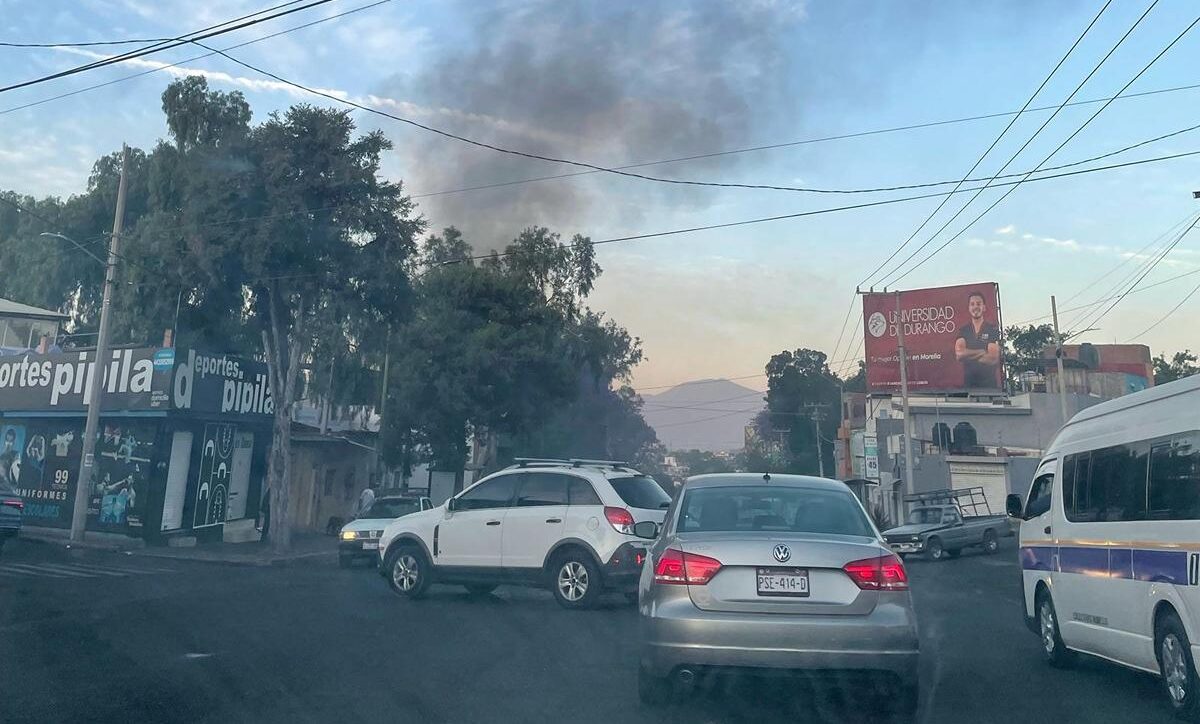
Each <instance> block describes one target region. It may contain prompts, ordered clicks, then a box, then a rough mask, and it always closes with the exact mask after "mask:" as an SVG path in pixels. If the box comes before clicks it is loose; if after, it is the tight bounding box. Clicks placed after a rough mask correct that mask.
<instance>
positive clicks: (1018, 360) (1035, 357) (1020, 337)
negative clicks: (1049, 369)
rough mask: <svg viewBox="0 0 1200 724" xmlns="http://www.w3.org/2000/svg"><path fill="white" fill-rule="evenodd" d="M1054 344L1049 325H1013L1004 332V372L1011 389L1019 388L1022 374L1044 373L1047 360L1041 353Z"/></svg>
mask: <svg viewBox="0 0 1200 724" xmlns="http://www.w3.org/2000/svg"><path fill="white" fill-rule="evenodd" d="M1054 343H1055V340H1054V326H1053V325H1050V324H1040V325H1032V324H1030V325H1028V326H1026V327H1021V326H1016V325H1014V326H1011V327H1009V328H1007V329H1005V330H1004V370H1005V373H1006V374H1007V375H1008V380H1009V386H1010V387H1011V388H1012V389H1017V388H1019V385H1020V379H1021V375H1022V373H1025V372H1043V371H1045V368H1046V364H1047V360H1046V358H1045V357H1043V356H1042V353H1043V351H1044V350H1045V349H1046V348H1047V347H1052V346H1054Z"/></svg>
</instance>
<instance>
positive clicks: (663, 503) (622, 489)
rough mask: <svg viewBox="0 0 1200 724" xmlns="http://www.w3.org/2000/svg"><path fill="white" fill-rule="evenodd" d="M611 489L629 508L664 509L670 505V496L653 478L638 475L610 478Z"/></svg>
mask: <svg viewBox="0 0 1200 724" xmlns="http://www.w3.org/2000/svg"><path fill="white" fill-rule="evenodd" d="M608 482H609V483H611V484H612V486H613V490H615V491H617V495H619V496H621V500H624V501H625V504H626V505H628V506H629V507H631V508H646V509H648V510H666V509H667V508H669V507H670V506H671V496H669V495H667V491H665V490H663V489H662V486H661V485H659V484H658V483H657V482H655V480H654V478H651V477H648V476H645V475H639V476H637V477H630V478H610V479H609V481H608Z"/></svg>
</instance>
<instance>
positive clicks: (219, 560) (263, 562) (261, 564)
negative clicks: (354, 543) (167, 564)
mask: <svg viewBox="0 0 1200 724" xmlns="http://www.w3.org/2000/svg"><path fill="white" fill-rule="evenodd" d="M133 555H138V556H146V557H147V558H160V559H167V560H177V561H191V562H195V563H210V564H215V565H221V566H241V567H244V568H286V567H289V566H293V565H298V564H300V563H303V562H305V561H307V560H310V559H314V558H320V557H328V558H330V559H331V560H332V559H333V558H334V557H335V556H336V555H337V551H315V552H312V553H296V554H292V555H287V556H273V557H270V558H251V557H245V556H236V557H235V556H228V557H220V556H182V555H174V554H169V553H160V552H158V551H156V550H150V549H144V550H139V551H134V552H133Z"/></svg>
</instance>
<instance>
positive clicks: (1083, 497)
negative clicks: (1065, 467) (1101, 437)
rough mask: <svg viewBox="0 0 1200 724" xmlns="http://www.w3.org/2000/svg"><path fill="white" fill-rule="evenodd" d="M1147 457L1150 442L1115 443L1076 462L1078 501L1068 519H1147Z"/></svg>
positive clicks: (1069, 511) (1076, 500) (1076, 496)
mask: <svg viewBox="0 0 1200 724" xmlns="http://www.w3.org/2000/svg"><path fill="white" fill-rule="evenodd" d="M1148 457H1149V446H1148V445H1145V444H1134V445H1115V446H1113V447H1106V448H1102V449H1100V450H1096V451H1095V452H1093V453H1092V454H1091V457H1090V458H1080V459H1079V460H1078V461H1076V464H1075V504H1074V506H1073V508H1071V509H1068V513H1067V519H1068V520H1072V521H1083V522H1087V521H1121V520H1144V519H1145V517H1146V469H1147V458H1148Z"/></svg>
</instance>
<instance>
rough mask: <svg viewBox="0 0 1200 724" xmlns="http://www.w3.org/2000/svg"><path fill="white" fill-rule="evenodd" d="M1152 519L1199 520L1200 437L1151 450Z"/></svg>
mask: <svg viewBox="0 0 1200 724" xmlns="http://www.w3.org/2000/svg"><path fill="white" fill-rule="evenodd" d="M1150 519H1151V520H1200V434H1197V433H1191V434H1189V435H1185V436H1182V437H1178V438H1175V439H1173V440H1171V441H1169V442H1166V443H1163V444H1161V445H1155V446H1154V447H1153V448H1151V450H1150Z"/></svg>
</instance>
